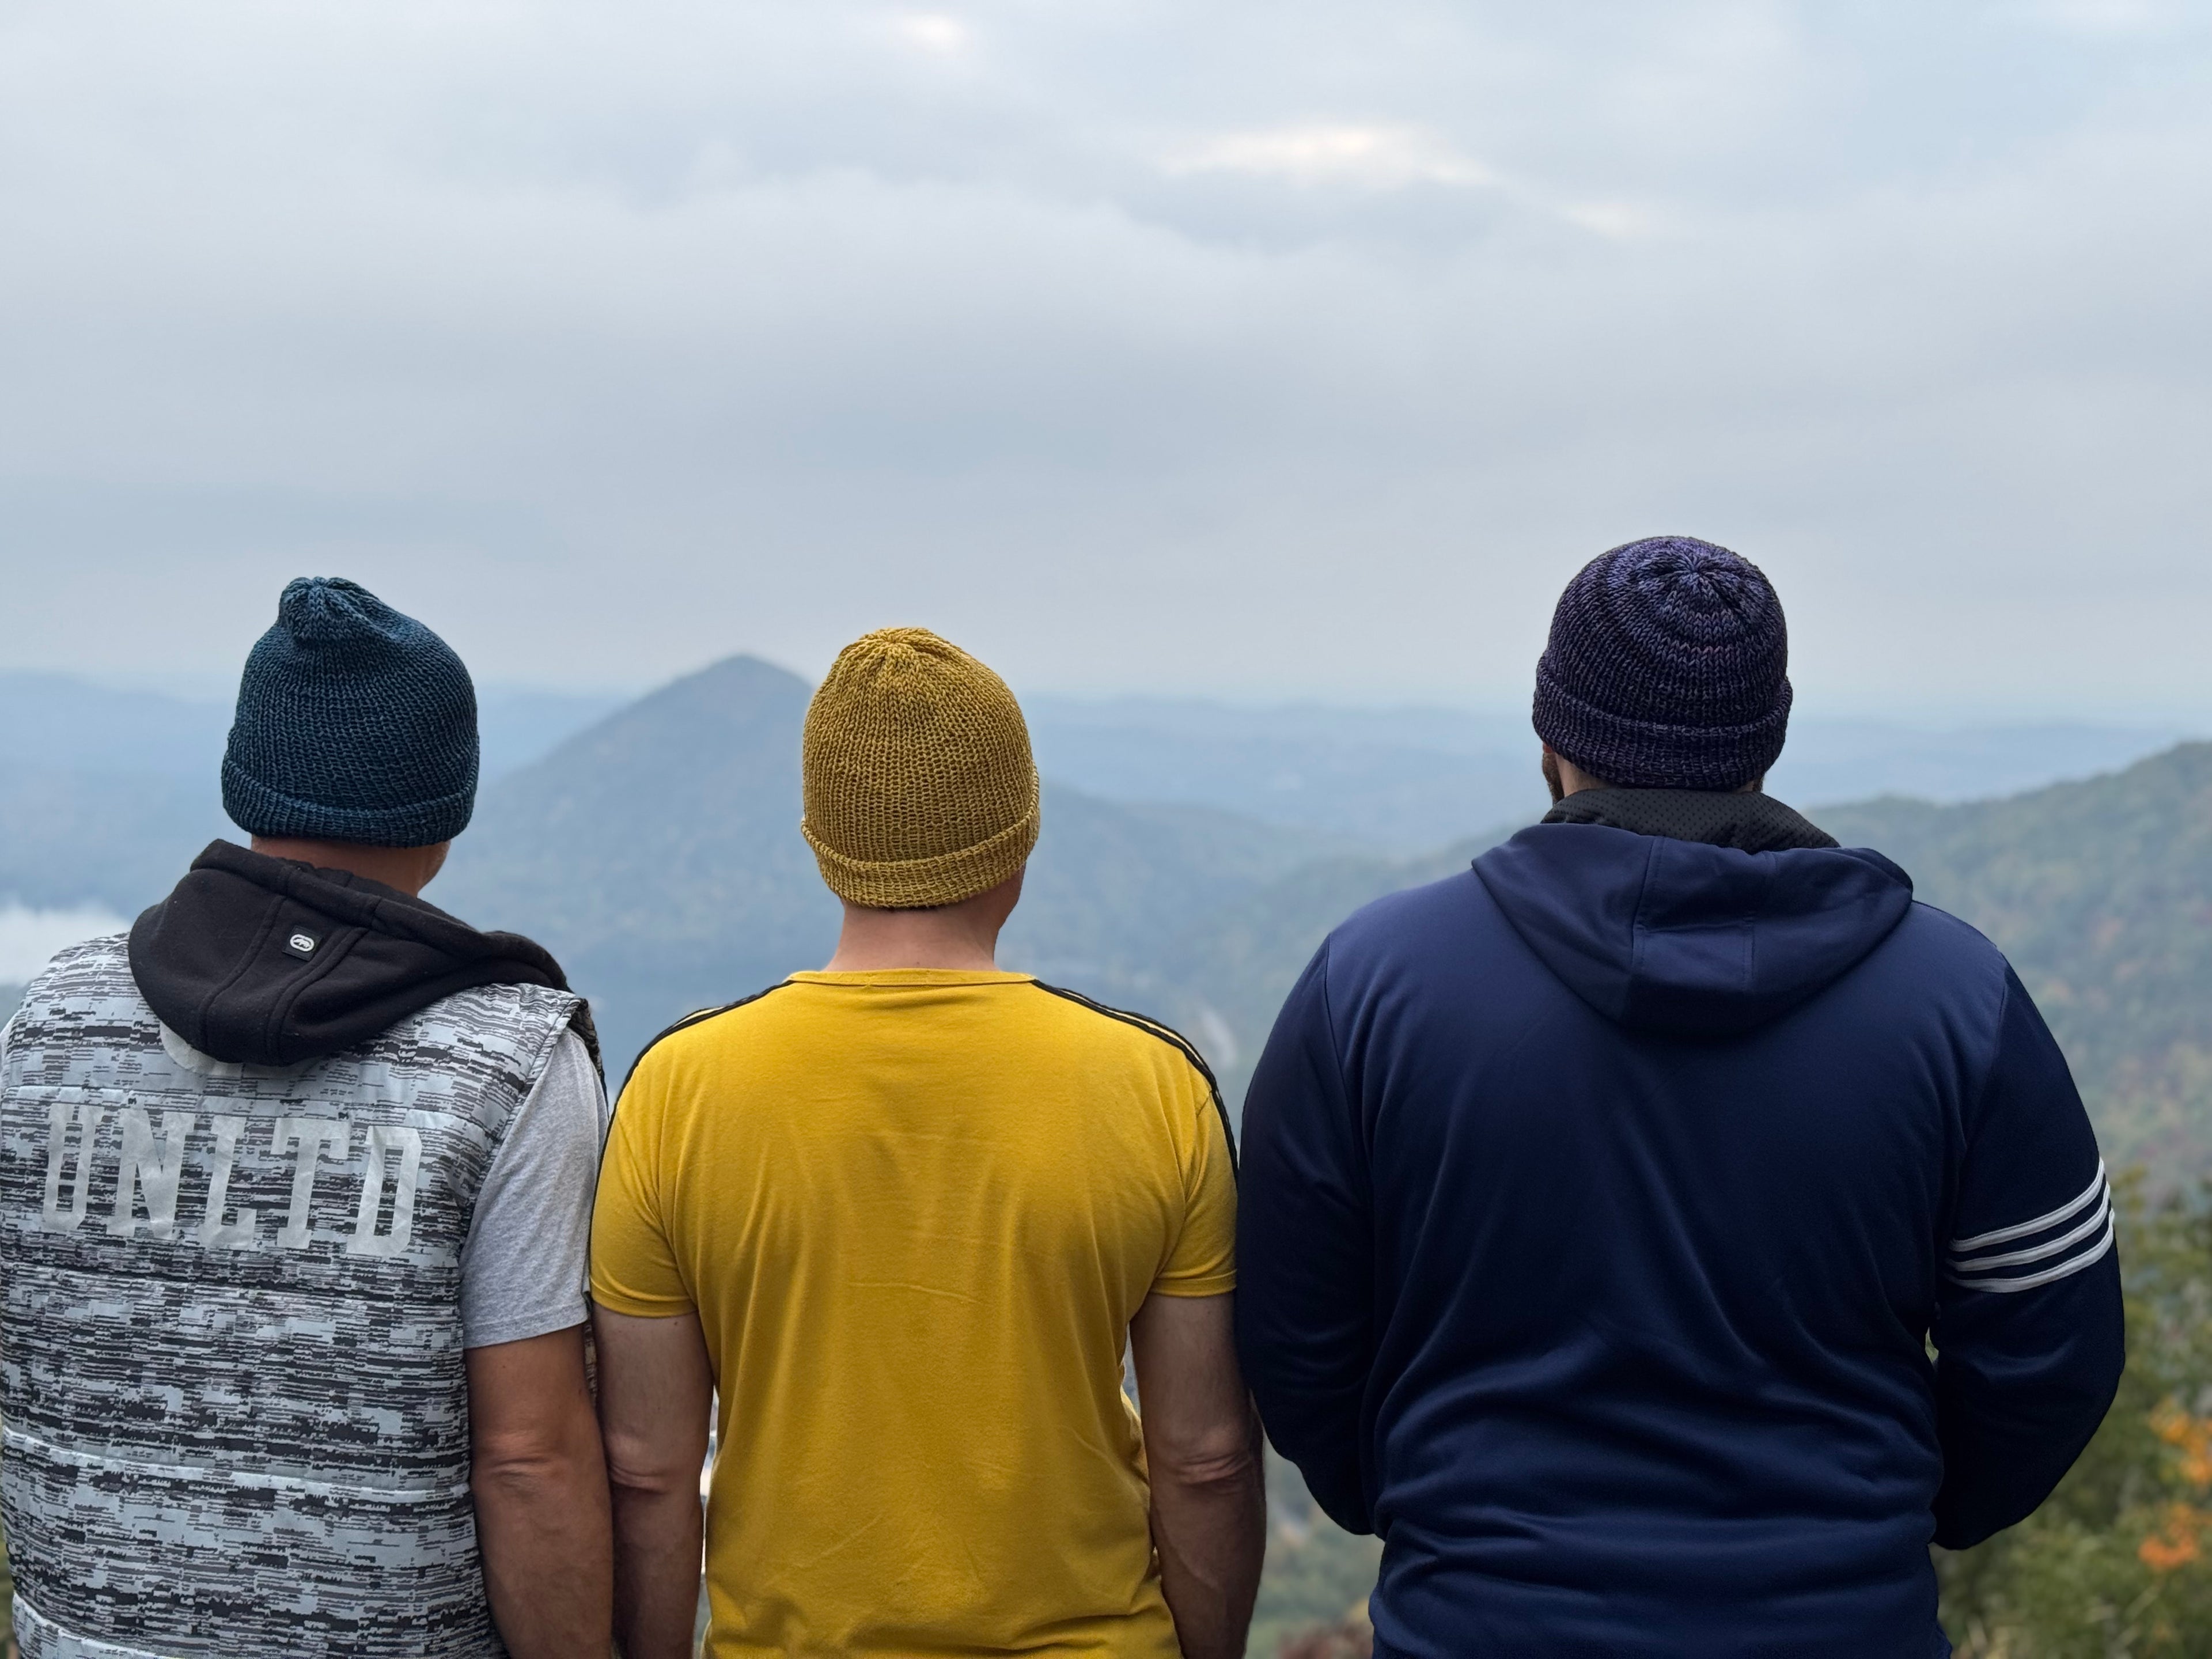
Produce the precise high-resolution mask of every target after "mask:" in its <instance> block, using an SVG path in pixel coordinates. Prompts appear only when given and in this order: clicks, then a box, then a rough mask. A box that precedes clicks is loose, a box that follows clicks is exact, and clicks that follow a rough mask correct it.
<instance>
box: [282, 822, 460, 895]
mask: <svg viewBox="0 0 2212 1659" xmlns="http://www.w3.org/2000/svg"><path fill="white" fill-rule="evenodd" d="M452 844H453V843H451V842H438V843H436V844H435V846H430V847H369V846H366V845H364V844H362V842H351V841H307V840H303V839H301V838H300V837H298V836H254V837H253V850H254V851H255V852H257V853H259V854H264V856H266V857H269V858H272V859H291V860H295V861H297V862H299V863H301V864H311V865H313V866H314V867H315V868H316V869H318V870H343V871H344V872H346V873H347V874H348V875H350V876H360V877H362V878H365V879H367V880H369V881H374V882H380V883H381V884H383V885H385V886H386V887H392V888H397V889H398V890H399V891H400V892H403V893H404V894H406V895H407V896H408V897H410V898H416V897H419V896H421V895H422V890H423V889H424V888H425V887H428V885H429V884H430V880H431V878H432V877H434V876H435V875H436V874H437V873H438V872H439V871H440V870H441V869H443V868H444V867H445V863H446V851H447V848H449V847H450V846H451V845H452Z"/></svg>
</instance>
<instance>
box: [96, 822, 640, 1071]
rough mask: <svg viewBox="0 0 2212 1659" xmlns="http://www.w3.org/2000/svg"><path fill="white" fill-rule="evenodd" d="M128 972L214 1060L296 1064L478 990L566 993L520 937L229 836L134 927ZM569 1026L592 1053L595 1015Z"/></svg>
mask: <svg viewBox="0 0 2212 1659" xmlns="http://www.w3.org/2000/svg"><path fill="white" fill-rule="evenodd" d="M131 977H132V978H134V979H136V980H137V981H138V990H139V993H140V994H141V995H143V997H144V998H145V999H146V1000H147V1002H148V1004H149V1005H150V1006H152V1008H153V1010H154V1012H155V1014H156V1015H157V1016H158V1017H159V1018H160V1019H161V1024H164V1025H166V1026H167V1027H168V1028H169V1029H170V1030H173V1031H174V1032H175V1033H176V1034H177V1035H178V1036H180V1037H182V1038H184V1040H185V1042H189V1043H191V1045H192V1047H193V1048H197V1049H198V1050H199V1051H200V1052H201V1053H202V1054H212V1055H213V1056H215V1058H216V1059H217V1060H230V1061H234V1062H240V1063H244V1064H246V1065H253V1066H296V1065H298V1064H300V1063H301V1061H303V1060H319V1059H321V1058H322V1057H323V1056H324V1055H325V1054H337V1053H338V1052H339V1051H340V1050H342V1049H345V1048H352V1047H353V1046H354V1045H355V1044H356V1043H359V1042H367V1041H368V1039H369V1038H371V1037H373V1036H376V1035H377V1034H378V1033H380V1032H381V1031H383V1030H386V1029H388V1028H389V1027H391V1026H392V1025H394V1024H397V1023H398V1022H399V1021H400V1020H402V1019H404V1018H406V1017H407V1016H408V1015H410V1014H412V1013H416V1012H420V1011H421V1010H422V1009H424V1008H427V1007H428V1006H430V1005H431V1004H432V1003H434V1002H436V1001H438V1000H440V999H441V998H444V997H449V996H451V995H453V993H454V992H456V991H465V990H469V989H471V988H472V987H476V986H479V985H543V986H545V987H549V988H550V989H553V990H556V991H565V990H567V989H568V978H567V976H566V975H563V974H562V971H561V964H560V963H557V962H556V961H554V960H553V957H552V956H551V955H550V953H549V952H548V951H546V950H545V949H544V946H542V945H536V944H533V943H532V942H531V941H530V940H529V939H525V938H523V937H522V936H521V935H520V934H519V933H478V932H477V930H476V929H475V928H473V927H470V926H469V925H468V924H467V923H466V922H465V921H460V920H459V919H458V918H457V917H453V916H450V915H447V914H446V913H445V912H444V911H443V910H441V909H439V908H437V907H436V906H435V905H432V904H425V903H424V902H422V900H421V899H418V898H410V897H409V896H407V895H406V894H404V893H402V892H400V891H399V890H397V889H396V888H391V887H386V885H384V884H383V883H381V882H375V881H370V880H368V879H367V878H364V877H362V876H356V875H351V874H349V873H348V872H345V871H343V870H318V869H316V868H314V867H313V866H310V865H306V864H300V863H295V862H294V861H293V860H289V859H273V858H270V857H268V856H267V855H266V854H261V853H254V852H249V851H247V850H246V848H243V847H237V846H234V845H232V844H231V843H230V842H227V841H218V842H213V843H211V844H210V846H209V848H208V849H207V851H205V852H204V853H202V854H200V855H199V857H198V858H197V859H195V860H192V867H191V872H189V873H188V874H187V875H186V876H185V878H184V879H183V880H182V881H180V882H179V883H178V884H177V886H176V890H174V891H173V892H172V893H171V894H170V895H169V896H168V897H167V898H165V899H163V900H162V901H161V902H160V903H159V904H157V905H155V907H154V908H152V909H150V910H149V911H147V912H146V913H145V914H144V915H141V916H140V917H139V918H138V920H137V921H136V922H134V923H133V924H131ZM574 1024H575V1028H576V1031H577V1034H578V1035H579V1036H581V1037H582V1038H583V1039H584V1042H585V1045H586V1047H587V1048H590V1049H591V1051H592V1060H593V1061H594V1062H596V1061H597V1060H598V1059H599V1040H598V1037H597V1036H596V1035H595V1034H594V1033H593V1031H592V1022H591V1016H590V1014H589V1013H588V1012H586V1010H584V1009H583V1008H581V1007H580V1008H579V1009H578V1010H577V1012H576V1018H575V1021H574Z"/></svg>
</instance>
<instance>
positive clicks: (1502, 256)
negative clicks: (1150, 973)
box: [0, 0, 2212, 707]
mask: <svg viewBox="0 0 2212 1659" xmlns="http://www.w3.org/2000/svg"><path fill="white" fill-rule="evenodd" d="M2208 78H2212V7H2208V6H2206V5H2203V4H2197V5H2191V6H2179V5H2162V4H2154V3H2151V0H2142V3H2141V4H2134V3H2127V4H2124V3H2121V0H2095V3H2092V0H2065V3H2056V0H2054V3H2052V4H2049V5H2039V6H2027V5H2002V6H1998V5H1989V6H1982V7H1978V8H1973V7H1966V8H1937V9H1928V8H1921V7H1911V6H1906V5H1903V4H1881V5H1875V6H1869V7H1850V8H1822V7H1814V6H1802V5H1787V4H1781V3H1757V0H1735V3H1723V0H1709V3H1696V0H1684V3H1668V4H1656V5H1655V4H1648V3H1636V4H1632V3H1627V0H1617V3H1616V0H1605V3H1593V4H1589V5H1584V6H1576V7H1571V8H1528V7H1508V6H1504V5H1489V6H1482V5H1466V4H1454V5H1445V4H1383V5H1376V6H1360V7H1354V6H1350V5H1344V4H1334V5H1321V4H1315V3H1307V0H1287V3H1282V4H1275V5H1268V6H1261V5H1259V4H1255V3H1241V0H1240V3H1231V4H1225V5H1223V6H1219V7H1212V8H1206V9H1198V10H1194V9H1190V8H1188V7H1170V6H1167V5H1165V4H1152V3H1134V4H1126V5H1109V4H1104V3H1072V4H1069V5H1066V6H1057V7H1042V6H1036V5H1033V4H1015V3H1012V0H1006V3H994V4H976V5H921V6H915V7H910V8H899V7H872V6H854V5H841V4H836V3H816V4H805V5H801V4H786V5H757V4H756V5H709V4H707V3H703V0H699V3H684V0H642V3H638V4H634V5H628V6H623V7H615V6H611V5H584V4H577V3H550V4H542V5H535V6H530V7H523V6H520V5H510V4H459V3H456V4H447V5H443V6H430V5H427V4H413V3H398V4H393V5H390V6H386V7H380V8H378V9H375V10H374V11H373V12H361V11H353V12H349V11H343V10H328V9H312V10H311V9H299V8H294V7H289V6H278V5H274V4H246V3H211V4H209V5H205V6H202V7H197V8H193V9H190V10H189V11H186V10H183V9H174V8H165V7H159V6H155V5H151V4H107V3H100V0H78V3H71V4H36V5H28V6H24V7H19V8H16V9H14V10H12V11H10V12H9V14H8V15H7V16H6V18H5V19H4V20H0V215H4V216H5V222H8V223H9V225H10V226H11V227H12V228H13V229H12V230H11V234H10V235H9V238H8V239H7V240H5V242H3V243H0V285H4V289H5V291H6V293H7V295H8V296H9V302H8V304H7V305H6V307H5V308H4V311H0V355H4V359H5V361H6V362H7V364H8V365H9V372H8V373H7V374H6V376H5V380H4V385H0V456H4V459H0V567H4V569H5V570H6V572H7V574H8V576H9V581H10V586H11V592H12V596H13V603H14V604H15V608H16V609H17V610H18V611H19V613H20V614H23V615H25V616H27V617H33V618H35V619H39V620H40V621H42V622H43V623H44V624H45V625H44V626H38V627H32V628H28V629H24V630H23V631H21V632H20V633H19V634H18V635H17V636H16V638H15V641H13V642H12V643H11V646H10V647H9V655H10V656H11V657H12V658H13V659H15V660H17V661H20V662H24V663H31V662H39V663H43V664H47V665H94V666H102V665H105V666H117V665H127V664H128V663H130V662H131V661H133V660H137V659H159V660H160V665H162V666H166V667H176V668H189V667H193V666H197V665H203V664H204V662H205V661H206V660H207V659H214V658H221V657H222V655H223V653H227V652H228V651H230V650H231V649H232V648H233V647H234V645H235V643H236V641H237V640H238V639H239V638H240V637H244V638H250V637H251V633H252V629H251V628H246V627H243V626H242V625H241V624H240V623H238V622H237V621H235V620H234V618H235V617H236V616H237V615H239V614H240V613H243V614H246V615H247V616H249V617H253V618H258V617H261V616H262V615H263V614H264V611H265V610H266V606H267V601H268V597H269V594H270V592H272V591H273V585H274V583H275V582H276V581H277V580H280V579H281V578H282V577H283V576H284V575H287V574H292V573H293V571H294V570H295V568H309V567H317V568H331V567H332V564H333V562H338V561H343V562H344V564H345V565H346V566H347V567H348V568H352V569H353V570H354V571H355V572H356V574H360V575H361V576H362V579H363V580H369V581H371V582H372V583H378V582H381V583H384V584H386V586H392V588H393V589H394V592H393V597H394V598H395V599H398V600H399V601H400V602H402V603H404V604H408V605H411V606H412V607H413V608H415V609H416V610H418V611H421V612H422V613H423V614H425V615H428V616H431V617H434V618H435V619H436V620H437V621H438V622H439V623H440V625H441V627H444V628H446V629H447V631H448V632H450V633H451V634H453V636H454V637H455V638H456V640H457V641H463V642H464V643H465V648H468V649H469V650H470V651H471V654H472V656H473V657H474V658H476V659H479V660H481V661H482V662H483V664H484V665H485V666H486V668H487V669H488V670H489V671H491V672H493V673H495V674H496V675H498V676H500V677H501V678H537V679H543V680H560V679H573V680H577V681H588V682H605V681H609V680H623V681H632V682H634V681H638V680H643V679H649V678H653V677H655V676H656V675H658V674H660V673H663V672H665V671H672V670H674V669H676V668H678V667H683V666H688V665H693V664H696V663H697V662H699V661H702V660H704V659H708V658H710V657H712V656H714V655H718V654H720V653H723V652H726V651H728V650H732V649H737V648H741V647H742V648H752V649H757V650H763V651H765V652H767V653H769V654H771V655H775V656H778V657H780V658H781V659H784V660H787V661H790V662H792V663H793V664H794V665H798V666H801V667H811V666H816V665H819V664H820V663H821V662H822V661H823V660H826V657H827V654H828V653H829V651H830V650H831V649H832V648H833V647H834V646H835V644H836V642H837V641H839V640H841V639H842V638H843V637H846V636H848V635H850V634H852V633H853V632H855V631H857V630H858V629H860V628H862V627H866V626H869V625H872V624H873V623H878V622H880V621H884V620H887V619H890V618H892V617H908V616H914V617H921V618H922V619H926V620H930V621H932V622H933V623H937V624H938V625H940V626H943V627H945V628H946V629H949V630H951V631H955V632H957V633H958V634H960V635H962V637H963V638H965V639H967V640H969V641H971V642H973V643H975V645H976V646H977V648H979V649H981V650H984V651H985V652H986V653H987V654H989V655H992V656H993V658H994V660H998V661H1000V662H1001V663H1002V665H1004V666H1006V668H1007V669H1008V671H1010V672H1011V673H1013V674H1014V675H1015V676H1016V677H1017V678H1021V679H1023V680H1024V681H1025V682H1027V683H1034V684H1057V685H1060V686H1066V687H1082V686H1102V687H1103V686H1117V687H1128V688H1133V689H1156V688H1159V687H1187V688H1194V689H1204V688H1215V689H1220V688H1240V687H1241V688H1247V689H1253V690H1297V691H1301V692H1305V693H1310V694H1327V693H1346V694H1349V693H1360V692H1368V691H1378V690H1390V691H1407V692H1418V693H1421V694H1425V695H1452V696H1505V695H1509V694H1510V693H1511V692H1513V691H1515V690H1517V689H1518V687H1519V686H1520V684H1521V683H1522V680H1523V679H1524V678H1525V674H1526V669H1527V663H1528V654H1529V653H1530V651H1531V650H1532V649H1533V645H1534V641H1535V640H1536V639H1537V638H1539V637H1540V636H1541V628H1542V625H1543V622H1544V620H1545V617H1547V614H1548V608H1549V600H1550V598H1551V596H1552V595H1553V593H1554V592H1556V589H1557V586H1558V584H1559V581H1560V580H1562V579H1563V578H1564V576H1565V574H1566V573H1567V571H1568V570H1570V569H1571V568H1572V567H1573V565H1574V564H1575V563H1576V562H1578V561H1579V560H1580V559H1581V558H1583V557H1585V556H1588V555H1589V553H1591V552H1594V551H1595V550H1597V549H1599V548H1601V547H1603V546H1605V545H1607V544H1610V543H1612V542H1613V541H1617V540H1620V539H1623V538H1626V537H1627V536H1630V535H1633V534H1637V533H1640V532H1644V531H1648V530H1650V529H1655V528H1661V527H1668V528H1687V529H1693V530H1698V531H1699V532H1701V533H1706V534H1711V535H1714V536H1716V537H1717V538H1720V539H1723V540H1729V541H1731V542H1732V544H1736V545H1739V546H1741V547H1742V548H1743V549H1744V550H1746V551H1747V552H1749V553H1751V554H1753V556H1755V557H1759V558H1760V559H1761V560H1762V562H1765V563H1766V564H1767V565H1768V567H1769V568H1771V569H1772V570H1773V571H1774V572H1775V574H1776V575H1777V577H1778V580H1782V581H1783V582H1784V592H1785V596H1786V597H1787V598H1788V599H1790V602H1791V606H1792V613H1793V618H1794V621H1795V623H1796V627H1795V634H1796V639H1797V641H1798V646H1799V655H1800V664H1801V668H1800V676H1799V678H1800V679H1801V682H1802V683H1803V684H1805V685H1806V686H1807V688H1808V695H1810V696H1814V697H1815V698H1818V697H1820V696H1827V697H1830V698H1832V699H1834V700H1837V701H1839V702H1860V703H1883V702H1889V703H1895V702H1899V701H1900V700H1903V701H1908V702H1909V701H1913V700H1936V701H1942V702H1950V703H1953V704H1956V703H1958V702H1961V701H1962V700H1969V701H1970V700H1982V701H1985V702H1986V701H2002V699H2004V698H2006V697H2013V698H2017V699H2021V700H2025V701H2027V702H2034V703H2036V704H2037V705H2038V706H2040V707H2051V706H2054V705H2067V704H2072V703H2077V702H2093V703H2099V704H2100V705H2101V704H2125V703H2130V702H2132V703H2136V704H2142V705H2148V704H2157V705H2160V706H2170V705H2175V704H2178V703H2190V704H2191V705H2192V706H2197V707H2204V706H2212V670H2208V669H2206V668H2204V667H2203V666H2202V665H2200V664H2199V663H2198V662H2197V659H2199V658H2201V657H2202V656H2203V653H2202V652H2201V650H2192V649H2190V648H2188V642H2189V641H2192V640H2194V639H2195V638H2196V637H2197V635H2198V634H2200V633H2201V631H2202V622H2203V617H2204V615H2205V607H2206V605H2207V602H2208V601H2212V574H2208V568H2207V567H2208V562H2207V561H2206V560H2205V558H2204V557H2203V554H2204V534H2203V523H2204V521H2205V518H2206V508H2207V507H2208V505H2212V501H2208V499H2207V497H2208V494H2209V493H2212V492H2208V489H2207V486H2206V485H2205V484H2204V483H2202V482H2201V481H2200V479H2199V477H2197V475H2198V474H2199V473H2201V472H2203V471H2205V469H2203V467H2202V465H2201V463H2199V462H2197V460H2196V458H2197V456H2200V455H2201V453H2202V452H2203V448H2204V444H2205V440H2206V438H2207V436H2208V435H2212V408H2208V401H2212V399H2208V392H2212V386H2208V368H2212V342H2208V339H2207V333H2206V331H2207V326H2208V325H2207V323H2206V321H2205V318H2204V311H2203V306H2202V303H2201V299H2200V297H2199V296H2201V295H2202V294H2203V292H2205V291H2206V290H2207V289H2208V287H2209V286H2212V226H2208V225H2207V223H2206V222H2205V221H2204V219H2203V215H2202V214H2201V212H2199V211H2197V209H2196V206H2195V204H2198V203H2201V202H2202V201H2203V200H2204V199H2206V197H2207V186H2208V184H2212V179H2208V177H2207V175H2208V173H2212V118H2208V116H2207V115H2206V114H2205V111H2206V109H2207V108H2208V107H2212V105H2208V102H2207V100H2205V98H2204V97H2203V93H2204V91H2205V89H2206V86H2205V83H2206V82H2207V80H2208ZM118 579H122V580H118ZM88 614H97V615H98V616H99V617H100V626H99V627H98V628H96V629H86V628H83V627H82V626H81V621H82V618H83V617H85V616H86V615H88ZM70 623H79V624H80V625H78V626H76V627H75V628H74V629H73V630H72V629H71V628H70V626H69V624H70ZM180 624H181V625H180Z"/></svg>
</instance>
